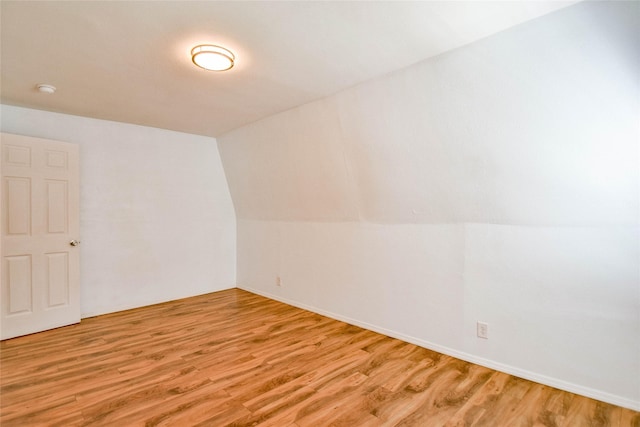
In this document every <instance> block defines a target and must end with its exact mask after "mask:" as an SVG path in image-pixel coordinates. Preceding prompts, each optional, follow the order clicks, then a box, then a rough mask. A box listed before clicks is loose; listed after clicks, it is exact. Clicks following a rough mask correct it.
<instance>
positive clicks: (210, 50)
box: [191, 44, 236, 71]
mask: <svg viewBox="0 0 640 427" xmlns="http://www.w3.org/2000/svg"><path fill="white" fill-rule="evenodd" d="M235 59H236V57H235V56H234V55H233V53H231V51H230V50H228V49H225V48H223V47H220V46H216V45H212V44H201V45H198V46H196V47H194V48H193V49H191V60H192V61H193V63H194V64H196V65H197V66H198V67H200V68H204V69H205V70H210V71H225V70H228V69H230V68H231V67H233V63H234V61H235Z"/></svg>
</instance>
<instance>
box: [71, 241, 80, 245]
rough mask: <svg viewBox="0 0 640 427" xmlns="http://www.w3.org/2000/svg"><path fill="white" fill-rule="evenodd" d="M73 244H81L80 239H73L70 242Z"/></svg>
mask: <svg viewBox="0 0 640 427" xmlns="http://www.w3.org/2000/svg"><path fill="white" fill-rule="evenodd" d="M69 244H70V245H71V246H78V245H79V244H80V240H72V241H70V242H69Z"/></svg>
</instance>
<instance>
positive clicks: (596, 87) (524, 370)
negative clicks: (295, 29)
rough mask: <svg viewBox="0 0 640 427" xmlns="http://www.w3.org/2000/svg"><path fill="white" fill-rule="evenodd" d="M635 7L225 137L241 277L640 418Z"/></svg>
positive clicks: (591, 11)
mask: <svg viewBox="0 0 640 427" xmlns="http://www.w3.org/2000/svg"><path fill="white" fill-rule="evenodd" d="M639 8H640V3H637V2H584V3H580V4H578V5H575V6H571V7H569V8H567V9H564V10H562V11H559V12H556V13H553V14H550V15H548V16H545V17H542V18H539V19H536V20H534V21H531V22H529V23H526V24H523V25H520V26H518V27H514V28H512V29H510V30H507V31H504V32H502V33H499V34H496V35H494V36H491V37H488V38H486V39H484V40H482V41H479V42H476V43H473V44H470V45H467V46H465V47H463V48H460V49H457V50H455V51H452V52H450V53H447V54H444V55H440V56H438V57H436V58H432V59H429V60H426V61H424V62H421V63H418V64H416V65H414V66H412V67H409V68H407V69H404V70H401V71H398V72H395V73H392V74H390V75H387V76H385V77H383V78H380V79H376V80H373V81H370V82H367V83H363V84H361V85H359V86H356V87H354V88H351V89H349V90H346V91H343V92H340V93H338V94H336V95H333V96H331V97H328V98H325V99H323V100H320V101H318V102H314V103H311V104H308V105H304V106H301V107H299V108H295V109H292V110H289V111H286V112H283V113H281V114H278V115H276V116H272V117H270V118H268V119H265V120H261V121H259V122H256V123H253V124H251V125H248V126H245V127H242V128H240V129H237V130H235V131H233V132H230V133H228V134H225V135H223V136H221V137H219V138H218V145H219V147H220V153H221V157H222V161H223V165H224V169H225V173H226V176H227V180H228V182H229V187H230V190H231V194H232V197H233V201H234V205H235V208H236V213H237V218H238V270H237V274H238V283H239V286H241V287H244V288H247V289H251V290H253V291H255V292H259V293H262V294H265V295H269V296H272V297H275V298H279V299H282V300H285V301H288V302H290V303H293V304H296V305H300V306H303V307H306V308H310V309H313V310H316V311H319V312H323V313H326V314H330V315H332V316H334V317H337V318H341V319H345V320H349V321H351V322H353V323H357V324H361V325H364V326H367V327H370V328H372V329H376V330H381V331H383V332H385V333H388V334H391V335H394V336H399V337H403V338H405V339H409V340H410V341H413V342H417V343H421V344H423V345H426V346H428V347H432V348H436V349H439V350H441V351H444V352H447V353H449V354H454V355H457V356H459V357H463V358H466V359H468V360H473V361H476V362H479V363H482V364H485V365H488V366H493V367H496V368H499V369H502V370H505V371H508V372H512V373H515V374H518V375H521V376H525V377H528V378H532V379H535V380H538V381H541V382H543V383H547V384H551V385H554V386H557V387H560V388H564V389H567V390H571V391H575V392H578V393H582V394H585V395H589V396H593V397H596V398H599V399H602V400H606V401H609V402H613V403H617V404H621V405H624V406H628V407H634V408H636V409H638V408H640V269H639V261H640V260H639V257H640V255H639V246H640V227H639V217H640V215H639V213H640V211H639V198H640V194H639V185H640V184H639V173H638V170H639V155H638V154H639V153H638V141H639V140H638V137H639V135H638V113H639V104H638V103H639V99H640V97H639V76H640V61H639V55H640V40H639V38H640V34H639V32H638V30H637V29H638V28H640V15H639V14H640V10H639ZM276 277H280V278H281V286H276ZM478 320H480V321H486V322H488V323H489V339H488V340H481V339H478V338H477V337H476V321H478Z"/></svg>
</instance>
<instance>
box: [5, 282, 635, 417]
mask: <svg viewBox="0 0 640 427" xmlns="http://www.w3.org/2000/svg"><path fill="white" fill-rule="evenodd" d="M0 351H1V353H0V362H1V365H0V372H1V373H0V386H1V389H0V399H1V404H0V406H1V414H0V425H2V426H3V427H9V426H21V427H23V426H39V425H42V426H109V425H113V426H138V425H147V426H159V425H163V426H164V425H167V426H227V425H229V426H297V427H306V426H314V427H318V426H348V427H353V426H640V413H638V412H634V411H631V410H628V409H623V408H620V407H616V406H612V405H608V404H605V403H602V402H598V401H595V400H592V399H588V398H586V397H582V396H578V395H574V394H571V393H567V392H563V391H559V390H556V389H553V388H551V387H547V386H543V385H540V384H536V383H533V382H530V381H526V380H522V379H519V378H516V377H513V376H510V375H507V374H503V373H500V372H496V371H493V370H491V369H487V368H483V367H481V366H477V365H474V364H471V363H466V362H463V361H460V360H457V359H454V358H452V357H449V356H445V355H442V354H439V353H436V352H433V351H430V350H426V349H424V348H421V347H417V346H415V345H412V344H408V343H405V342H402V341H399V340H396V339H392V338H389V337H386V336H384V335H380V334H377V333H374V332H370V331H367V330H364V329H361V328H358V327H354V326H350V325H348V324H345V323H342V322H339V321H336V320H332V319H329V318H326V317H323V316H320V315H317V314H314V313H310V312H308V311H304V310H300V309H298V308H294V307H291V306H287V305H285V304H282V303H279V302H276V301H272V300H269V299H266V298H263V297H260V296H257V295H253V294H251V293H248V292H245V291H241V290H238V289H233V290H228V291H223V292H217V293H212V294H208V295H203V296H199V297H194V298H188V299H183V300H179V301H173V302H169V303H164V304H159V305H155V306H150V307H144V308H139V309H135V310H129V311H123V312H119V313H113V314H108V315H105V316H99V317H94V318H89V319H84V320H83V321H82V323H80V324H78V325H73V326H68V327H65V328H60V329H55V330H52V331H47V332H41V333H38V334H34V335H29V336H25V337H20V338H14V339H11V340H7V341H4V342H2V344H1V347H0Z"/></svg>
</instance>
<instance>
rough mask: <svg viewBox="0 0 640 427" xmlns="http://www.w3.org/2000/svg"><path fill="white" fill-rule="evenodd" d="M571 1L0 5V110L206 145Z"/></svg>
mask: <svg viewBox="0 0 640 427" xmlns="http://www.w3.org/2000/svg"><path fill="white" fill-rule="evenodd" d="M572 3H575V1H569V2H564V1H512V2H509V1H495V2H494V1H423V2H397V1H390V2H384V1H375V2H373V1H372V2H368V1H353V2H347V1H345V2H329V1H319V2H315V1H294V2H275V1H274V2H269V1H258V2H242V1H229V2H222V1H215V2H214V1H199V2H191V1H122V2H120V1H81V2H76V1H44V2H36V1H7V0H2V2H1V3H0V8H1V9H0V12H1V27H0V29H1V33H0V37H1V39H0V41H1V48H2V49H1V51H2V53H1V62H0V70H1V93H0V94H1V101H2V103H4V104H10V105H17V106H23V107H30V108H35V109H41V110H48V111H56V112H61V113H68V114H74V115H80V116H87V117H94V118H99V119H107V120H115V121H119V122H126V123H134V124H139V125H146V126H153V127H158V128H164V129H171V130H176V131H182V132H187V133H193V134H199V135H207V136H218V135H220V134H223V133H225V132H227V131H230V130H232V129H234V128H237V127H240V126H242V125H245V124H248V123H251V122H253V121H256V120H259V119H261V118H263V117H266V116H269V115H272V114H275V113H278V112H280V111H284V110H287V109H289V108H292V107H295V106H298V105H301V104H304V103H307V102H310V101H313V100H315V99H318V98H321V97H324V96H327V95H330V94H332V93H335V92H338V91H340V90H342V89H345V88H347V87H350V86H353V85H356V84H358V83H360V82H363V81H366V80H369V79H371V78H374V77H377V76H381V75H384V74H386V73H389V72H391V71H394V70H397V69H400V68H404V67H406V66H409V65H411V64H414V63H416V62H418V61H421V60H423V59H426V58H429V57H432V56H435V55H438V54H441V53H443V52H446V51H448V50H451V49H454V48H456V47H459V46H462V45H465V44H467V43H471V42H473V41H475V40H478V39H480V38H483V37H486V36H488V35H490V34H493V33H495V32H498V31H501V30H504V29H506V28H509V27H511V26H514V25H517V24H519V23H522V22H525V21H527V20H530V19H533V18H536V17H538V16H541V15H543V14H546V13H549V12H553V11H554V10H557V9H559V8H562V7H565V6H567V5H569V4H572ZM201 43H213V44H220V45H222V46H225V47H227V48H229V49H231V50H232V51H233V52H234V53H235V54H236V57H237V61H236V65H235V67H234V68H233V69H232V70H230V71H227V72H223V73H217V72H211V71H204V70H202V69H199V68H197V67H195V66H194V65H193V64H192V63H191V58H190V55H189V52H190V50H191V48H192V47H193V46H195V45H197V44H201ZM472 71H473V70H470V72H472ZM39 83H47V84H51V85H54V86H56V87H57V91H56V93H55V94H52V95H47V94H41V93H39V92H38V91H37V90H36V84H39Z"/></svg>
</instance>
